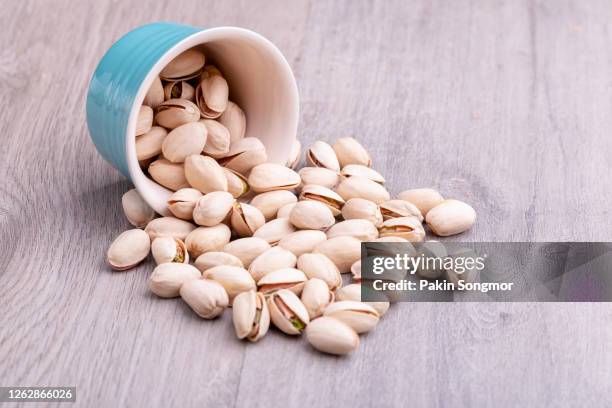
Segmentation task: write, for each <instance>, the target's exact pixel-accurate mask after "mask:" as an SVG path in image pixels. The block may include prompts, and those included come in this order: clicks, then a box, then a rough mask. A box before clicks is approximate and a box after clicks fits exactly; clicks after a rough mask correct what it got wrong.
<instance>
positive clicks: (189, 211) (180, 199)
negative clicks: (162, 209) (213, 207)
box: [167, 188, 202, 221]
mask: <svg viewBox="0 0 612 408" xmlns="http://www.w3.org/2000/svg"><path fill="white" fill-rule="evenodd" d="M200 198H202V193H200V192H199V191H198V190H196V189H195V188H182V189H180V190H178V191H176V192H174V194H172V195H171V196H170V198H169V199H168V202H167V204H168V210H169V211H170V212H171V213H172V215H174V216H175V217H176V218H180V219H182V220H188V221H191V220H192V219H193V209H194V208H195V206H196V203H197V202H198V200H199V199H200Z"/></svg>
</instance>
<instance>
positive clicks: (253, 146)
mask: <svg viewBox="0 0 612 408" xmlns="http://www.w3.org/2000/svg"><path fill="white" fill-rule="evenodd" d="M266 160H268V155H267V154H266V148H265V147H264V145H263V143H261V140H259V139H257V138H255V137H245V138H243V139H238V140H236V141H232V143H231V145H230V149H229V152H227V155H226V156H224V157H223V158H221V159H219V164H221V165H222V166H224V167H227V168H228V169H232V170H234V171H237V172H238V173H240V174H247V173H248V172H249V171H250V170H251V169H252V168H253V167H255V166H257V165H258V164H262V163H265V162H266ZM249 184H250V183H249Z"/></svg>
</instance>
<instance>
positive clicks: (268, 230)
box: [253, 218, 295, 245]
mask: <svg viewBox="0 0 612 408" xmlns="http://www.w3.org/2000/svg"><path fill="white" fill-rule="evenodd" d="M292 232H295V227H294V226H293V225H292V224H291V223H290V222H289V219H287V218H277V219H275V220H272V221H269V222H266V223H265V224H264V225H262V226H261V227H259V228H258V229H257V231H255V233H254V234H253V236H254V237H258V238H262V239H264V240H265V241H267V242H268V243H269V244H270V245H276V244H277V243H278V241H280V240H281V238H283V237H284V236H286V235H289V234H291V233H292Z"/></svg>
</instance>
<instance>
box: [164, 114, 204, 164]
mask: <svg viewBox="0 0 612 408" xmlns="http://www.w3.org/2000/svg"><path fill="white" fill-rule="evenodd" d="M207 135H208V131H207V130H206V126H204V125H203V124H201V123H200V122H191V123H186V124H184V125H181V126H179V127H176V128H174V129H173V130H172V131H171V132H170V133H168V136H166V138H165V139H164V143H163V144H162V153H163V155H164V157H165V158H166V159H168V160H170V161H171V162H173V163H183V162H184V161H185V159H186V158H187V157H188V156H191V155H193V154H200V153H201V152H202V149H203V148H204V145H205V144H206V138H207Z"/></svg>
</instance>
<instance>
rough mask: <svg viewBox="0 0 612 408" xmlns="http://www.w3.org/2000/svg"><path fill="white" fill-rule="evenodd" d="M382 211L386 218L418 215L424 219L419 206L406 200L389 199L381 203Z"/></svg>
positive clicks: (421, 219) (420, 219)
mask: <svg viewBox="0 0 612 408" xmlns="http://www.w3.org/2000/svg"><path fill="white" fill-rule="evenodd" d="M379 207H380V212H381V214H382V216H383V218H384V220H385V221H386V220H388V219H391V218H399V217H417V218H418V219H419V221H421V222H422V221H423V215H422V214H421V211H420V210H419V209H418V207H417V206H416V205H414V204H412V203H411V202H410V201H406V200H389V201H385V202H382V203H380V205H379Z"/></svg>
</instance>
